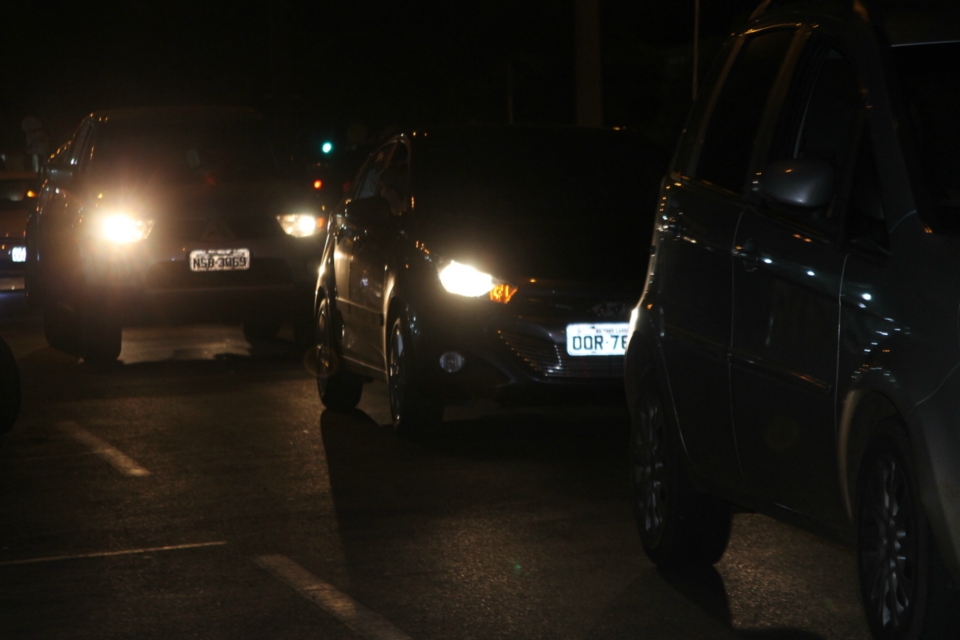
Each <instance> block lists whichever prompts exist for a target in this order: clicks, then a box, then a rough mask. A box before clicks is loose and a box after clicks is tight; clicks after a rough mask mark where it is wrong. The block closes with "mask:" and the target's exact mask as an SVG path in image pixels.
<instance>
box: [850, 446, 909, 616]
mask: <svg viewBox="0 0 960 640" xmlns="http://www.w3.org/2000/svg"><path fill="white" fill-rule="evenodd" d="M866 483H867V484H866V486H865V488H864V496H863V503H862V506H861V513H860V545H859V549H860V552H859V556H860V557H859V560H860V571H861V576H860V579H861V584H862V588H863V590H864V597H865V599H866V607H867V611H868V613H869V614H870V615H871V616H874V618H875V621H876V623H877V624H878V625H879V626H880V627H881V628H883V629H886V630H890V631H893V630H896V629H899V628H901V627H902V626H903V625H904V624H905V622H906V620H907V617H908V616H909V615H910V613H911V611H912V609H911V607H912V605H913V597H914V586H915V584H916V577H917V565H918V559H917V551H918V550H917V539H916V527H915V525H914V518H915V508H914V504H913V497H912V495H911V493H910V486H909V482H908V479H907V476H906V474H905V473H904V470H903V467H902V465H901V464H900V463H899V462H898V461H897V460H896V459H894V458H892V457H883V458H880V459H879V460H876V461H875V462H874V464H873V467H872V468H871V469H870V475H869V476H868V477H867V478H866Z"/></svg>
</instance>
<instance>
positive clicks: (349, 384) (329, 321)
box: [316, 299, 363, 411]
mask: <svg viewBox="0 0 960 640" xmlns="http://www.w3.org/2000/svg"><path fill="white" fill-rule="evenodd" d="M316 343H317V349H316V371H317V391H318V392H319V393H320V401H321V402H322V403H323V406H325V407H327V408H328V409H333V410H335V411H348V410H350V409H354V408H356V406H357V405H358V404H360V397H361V396H362V395H363V380H362V379H361V378H359V377H357V376H355V375H353V374H351V373H350V372H348V371H344V370H343V369H342V368H341V367H340V363H341V358H340V348H339V345H338V344H337V340H336V332H335V331H334V324H333V316H332V309H331V308H330V303H329V302H328V301H327V300H326V299H324V300H321V301H320V308H319V309H318V310H317V327H316Z"/></svg>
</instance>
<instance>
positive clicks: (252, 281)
mask: <svg viewBox="0 0 960 640" xmlns="http://www.w3.org/2000/svg"><path fill="white" fill-rule="evenodd" d="M321 240H322V239H317V238H316V237H312V238H292V237H289V236H280V237H272V238H256V239H247V240H230V241H217V242H173V241H152V240H151V238H147V239H146V240H144V241H143V242H139V243H134V244H130V245H109V244H105V243H103V242H94V241H91V240H89V239H87V240H85V241H84V242H82V243H81V244H80V262H81V265H82V267H83V269H82V273H83V276H84V285H85V287H86V288H92V289H96V290H98V291H109V292H113V293H114V294H116V295H117V297H118V298H119V299H120V301H121V302H122V305H123V310H124V316H125V317H126V318H127V319H129V320H132V321H152V320H161V321H165V320H170V321H230V322H233V321H242V320H245V319H250V318H254V317H270V318H276V319H280V320H287V319H293V318H295V317H296V316H297V314H303V313H306V311H305V310H306V309H310V308H311V307H310V303H311V302H312V296H313V288H314V284H315V282H316V277H317V268H318V265H319V262H320V253H321V248H322V244H321ZM238 248H243V249H247V250H249V251H250V265H249V268H247V269H244V270H235V271H210V272H194V271H191V269H190V263H189V256H190V252H191V251H194V250H196V249H238Z"/></svg>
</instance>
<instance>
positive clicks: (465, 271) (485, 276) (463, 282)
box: [438, 260, 517, 304]
mask: <svg viewBox="0 0 960 640" xmlns="http://www.w3.org/2000/svg"><path fill="white" fill-rule="evenodd" d="M438 275H439V276H440V284H442V285H443V288H444V289H446V290H447V291H449V292H450V293H453V294H456V295H458V296H467V297H470V298H479V297H481V296H484V295H489V297H490V299H491V300H493V301H494V302H502V303H504V304H506V303H507V302H510V298H512V297H513V294H514V293H516V292H517V288H516V287H514V286H511V285H509V284H507V283H506V282H503V281H502V280H498V279H497V278H494V277H493V276H492V275H490V274H489V273H484V272H482V271H480V270H478V269H476V268H474V267H471V266H470V265H466V264H463V263H460V262H457V261H456V260H451V261H449V262H444V263H442V264H441V265H440V267H439V269H438Z"/></svg>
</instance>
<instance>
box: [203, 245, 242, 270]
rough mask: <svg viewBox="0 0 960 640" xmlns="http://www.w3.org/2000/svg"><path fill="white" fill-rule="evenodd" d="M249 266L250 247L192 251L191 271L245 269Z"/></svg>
mask: <svg viewBox="0 0 960 640" xmlns="http://www.w3.org/2000/svg"><path fill="white" fill-rule="evenodd" d="M249 268H250V250H249V249H197V250H196V251H191V252H190V271H243V270H244V269H249Z"/></svg>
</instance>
